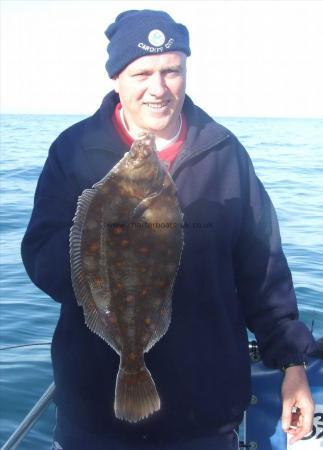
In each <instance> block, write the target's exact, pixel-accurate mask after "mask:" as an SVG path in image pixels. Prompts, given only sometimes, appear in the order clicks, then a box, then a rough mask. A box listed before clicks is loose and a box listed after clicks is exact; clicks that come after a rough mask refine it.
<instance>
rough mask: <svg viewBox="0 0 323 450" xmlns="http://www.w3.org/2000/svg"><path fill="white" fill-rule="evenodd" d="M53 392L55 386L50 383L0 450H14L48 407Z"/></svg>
mask: <svg viewBox="0 0 323 450" xmlns="http://www.w3.org/2000/svg"><path fill="white" fill-rule="evenodd" d="M54 391H55V384H54V383H52V384H51V385H50V386H49V387H48V388H47V390H46V391H45V392H44V394H43V395H42V396H41V397H40V399H39V400H38V402H37V403H36V404H35V406H34V407H33V408H32V409H31V410H30V411H29V413H28V414H27V416H26V417H25V418H24V419H23V421H22V422H21V423H20V425H18V427H17V428H16V430H15V431H14V432H13V433H12V435H11V436H10V437H9V439H8V440H7V442H5V444H4V445H3V446H2V447H1V449H0V450H15V449H16V448H17V446H18V444H19V443H20V441H21V440H22V439H23V437H24V436H25V435H26V434H27V433H28V431H29V430H30V429H31V428H32V427H33V425H34V424H35V422H36V421H37V420H38V419H39V417H40V416H41V415H42V414H43V412H44V411H45V410H46V408H47V407H48V405H49V403H50V402H51V400H52V398H53V394H54Z"/></svg>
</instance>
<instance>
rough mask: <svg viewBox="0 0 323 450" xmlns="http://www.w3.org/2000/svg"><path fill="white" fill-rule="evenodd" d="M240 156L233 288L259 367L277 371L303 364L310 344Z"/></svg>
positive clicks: (265, 201) (262, 200) (262, 204)
mask: <svg viewBox="0 0 323 450" xmlns="http://www.w3.org/2000/svg"><path fill="white" fill-rule="evenodd" d="M243 154H244V155H245V170H244V174H245V175H244V180H243V186H244V187H243V189H244V199H245V202H244V218H243V224H242V229H241V234H240V237H239V242H238V245H237V249H236V258H235V273H236V283H237V290H238V295H239V297H240V299H241V300H242V304H243V308H244V314H245V320H246V324H247V327H248V328H249V329H250V330H251V331H252V332H253V333H254V334H255V336H256V339H257V341H258V344H259V347H260V352H261V355H262V358H263V360H264V363H265V364H266V365H267V366H269V367H274V368H281V367H282V366H283V365H285V364H288V363H290V362H295V363H296V362H299V363H300V362H302V361H306V355H307V354H308V352H309V351H310V350H311V349H312V346H313V345H314V341H313V337H312V335H311V333H310V331H309V330H308V328H307V327H306V326H305V324H304V323H302V322H301V321H299V320H298V318H299V315H298V309H297V303H296V296H295V291H294V287H293V281H292V275H291V272H290V270H289V267H288V264H287V260H286V257H285V255H284V253H283V250H282V245H281V238H280V231H279V225H278V221H277V216H276V212H275V209H274V207H273V205H272V202H271V200H270V198H269V196H268V194H267V192H266V191H265V189H264V187H263V185H262V184H261V182H260V181H259V179H258V178H257V176H256V174H255V172H254V168H253V166H252V163H251V161H250V158H249V156H248V155H247V154H246V152H245V151H244V149H243Z"/></svg>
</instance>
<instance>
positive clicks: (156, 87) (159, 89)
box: [149, 72, 167, 97]
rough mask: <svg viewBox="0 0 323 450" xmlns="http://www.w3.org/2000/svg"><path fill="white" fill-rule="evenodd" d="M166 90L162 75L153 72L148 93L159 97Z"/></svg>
mask: <svg viewBox="0 0 323 450" xmlns="http://www.w3.org/2000/svg"><path fill="white" fill-rule="evenodd" d="M166 90H167V86H166V83H165V80H164V77H163V75H162V74H161V73H159V72H157V73H154V74H153V75H152V76H151V78H150V83H149V94H150V95H153V96H155V97H161V96H163V95H164V93H165V91H166Z"/></svg>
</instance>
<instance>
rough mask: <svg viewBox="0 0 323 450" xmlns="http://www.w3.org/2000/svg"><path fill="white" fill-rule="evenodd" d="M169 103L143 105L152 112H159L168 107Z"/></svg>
mask: <svg viewBox="0 0 323 450" xmlns="http://www.w3.org/2000/svg"><path fill="white" fill-rule="evenodd" d="M168 103H169V102H161V103H145V105H146V106H147V107H148V108H149V109H152V110H154V111H160V110H162V109H163V108H165V107H166V106H167V105H168Z"/></svg>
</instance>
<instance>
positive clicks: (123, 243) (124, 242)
mask: <svg viewBox="0 0 323 450" xmlns="http://www.w3.org/2000/svg"><path fill="white" fill-rule="evenodd" d="M128 245H129V241H128V239H123V240H122V241H121V247H127V246H128Z"/></svg>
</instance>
